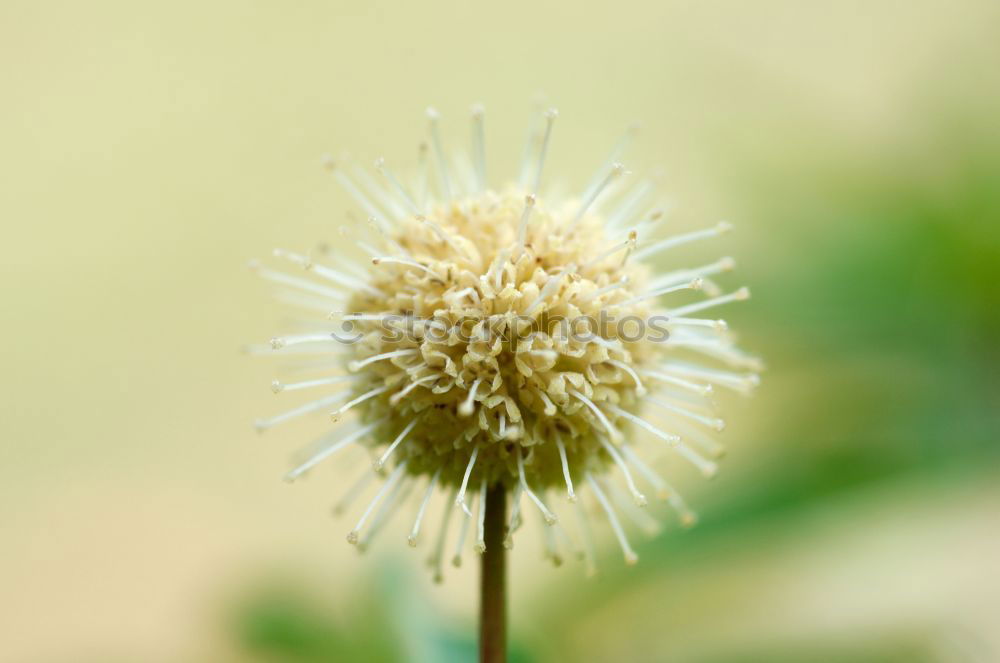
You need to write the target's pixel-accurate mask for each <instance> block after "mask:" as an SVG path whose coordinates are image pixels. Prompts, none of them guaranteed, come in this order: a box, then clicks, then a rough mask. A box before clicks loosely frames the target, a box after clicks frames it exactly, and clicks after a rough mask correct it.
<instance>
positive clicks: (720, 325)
mask: <svg viewBox="0 0 1000 663" xmlns="http://www.w3.org/2000/svg"><path fill="white" fill-rule="evenodd" d="M712 326H713V327H714V328H715V331H720V332H725V331H729V324H728V323H727V322H726V321H725V320H716V321H715V324H713V325H712Z"/></svg>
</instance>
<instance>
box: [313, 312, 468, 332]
mask: <svg viewBox="0 0 1000 663" xmlns="http://www.w3.org/2000/svg"><path fill="white" fill-rule="evenodd" d="M327 317H329V318H331V319H337V318H339V319H340V320H347V321H358V322H383V323H390V322H391V323H405V324H407V325H409V324H420V325H426V326H428V327H433V328H435V329H439V330H441V331H442V332H447V331H448V326H447V325H446V324H445V323H443V322H441V321H440V320H432V319H431V318H416V317H413V316H410V315H402V314H400V313H344V312H343V311H332V312H331V313H330V314H329V316H327Z"/></svg>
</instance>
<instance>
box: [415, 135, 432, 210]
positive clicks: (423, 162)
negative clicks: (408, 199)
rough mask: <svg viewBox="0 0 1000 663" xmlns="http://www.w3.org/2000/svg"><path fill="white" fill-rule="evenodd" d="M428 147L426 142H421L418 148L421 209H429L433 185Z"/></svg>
mask: <svg viewBox="0 0 1000 663" xmlns="http://www.w3.org/2000/svg"><path fill="white" fill-rule="evenodd" d="M428 149H429V148H428V147H427V142H426V141H421V142H420V145H418V146H417V164H418V169H419V172H420V187H421V188H420V207H421V209H427V199H428V197H429V196H430V183H431V172H430V162H429V160H428V159H427V150H428Z"/></svg>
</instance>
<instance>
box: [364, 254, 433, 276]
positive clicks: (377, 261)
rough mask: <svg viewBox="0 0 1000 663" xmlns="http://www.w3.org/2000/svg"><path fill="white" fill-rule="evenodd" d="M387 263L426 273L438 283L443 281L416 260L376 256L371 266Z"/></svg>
mask: <svg viewBox="0 0 1000 663" xmlns="http://www.w3.org/2000/svg"><path fill="white" fill-rule="evenodd" d="M387 263H394V264H397V265H406V266H407V267H413V268H415V269H419V270H421V271H423V272H426V273H428V274H430V275H431V276H433V277H434V278H436V279H437V280H438V281H444V277H443V276H441V275H440V274H438V273H437V272H435V271H434V270H433V269H431V268H430V267H427V266H425V265H421V264H420V263H419V262H417V261H416V260H407V259H406V258H394V257H392V256H377V257H375V258H372V264H373V265H384V264H387Z"/></svg>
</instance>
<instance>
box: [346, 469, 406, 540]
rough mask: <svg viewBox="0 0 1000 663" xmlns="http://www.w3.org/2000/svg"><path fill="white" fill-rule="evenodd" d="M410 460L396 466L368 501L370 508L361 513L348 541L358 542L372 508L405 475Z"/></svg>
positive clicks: (349, 534) (348, 536)
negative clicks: (359, 534)
mask: <svg viewBox="0 0 1000 663" xmlns="http://www.w3.org/2000/svg"><path fill="white" fill-rule="evenodd" d="M408 460H409V459H406V460H404V461H403V462H402V463H400V464H399V465H397V466H396V469H394V470H393V471H392V474H390V475H389V478H388V479H386V481H385V483H384V484H383V485H382V487H381V488H380V489H379V491H378V492H377V493H376V494H375V497H373V498H372V501H371V502H369V503H368V508H367V509H365V512H364V513H363V514H361V518H360V519H359V520H358V524H357V525H355V526H354V529H352V530H351V531H350V532H348V533H347V542H348V543H351V544H356V543H357V542H358V533H359V532H360V531H361V528H362V527H364V526H365V521H366V520H368V516H370V515H371V512H372V509H374V508H375V506H376V505H377V504H378V503H379V502H380V501H382V497H383V496H385V494H386V493H388V492H389V491H390V490H392V487H393V486H395V485H396V482H397V481H399V478H400V477H401V476H402V475H403V471H404V470H405V469H406V463H407V461H408Z"/></svg>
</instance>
